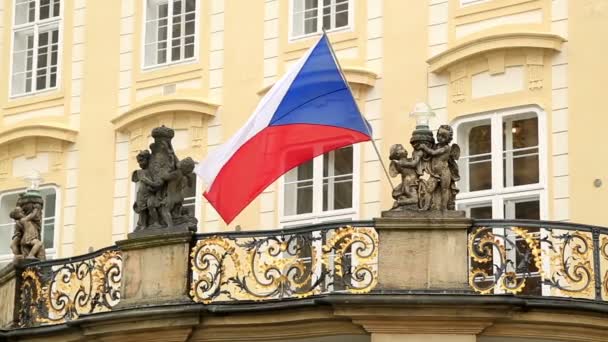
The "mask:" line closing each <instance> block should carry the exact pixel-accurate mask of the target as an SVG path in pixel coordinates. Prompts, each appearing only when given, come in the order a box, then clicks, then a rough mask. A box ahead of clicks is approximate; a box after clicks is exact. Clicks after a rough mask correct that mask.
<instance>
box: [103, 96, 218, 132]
mask: <svg viewBox="0 0 608 342" xmlns="http://www.w3.org/2000/svg"><path fill="white" fill-rule="evenodd" d="M218 108H219V104H216V103H213V102H210V101H207V100H205V99H202V98H197V97H191V96H180V95H173V96H162V97H154V98H151V99H150V100H147V101H145V102H142V103H139V104H137V105H136V106H135V107H133V108H132V109H130V110H128V111H127V112H125V113H123V114H120V115H118V116H116V117H115V118H113V119H112V120H111V121H112V123H113V124H114V128H115V129H116V130H118V131H120V130H123V129H125V128H126V127H128V126H129V125H130V124H132V123H133V122H135V121H138V120H141V119H144V118H148V117H151V116H154V115H158V114H162V113H168V112H190V113H198V114H201V115H208V116H215V113H216V112H217V109H218Z"/></svg>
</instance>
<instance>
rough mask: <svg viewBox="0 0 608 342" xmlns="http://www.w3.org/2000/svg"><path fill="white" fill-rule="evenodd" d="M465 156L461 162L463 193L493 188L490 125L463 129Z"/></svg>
mask: <svg viewBox="0 0 608 342" xmlns="http://www.w3.org/2000/svg"><path fill="white" fill-rule="evenodd" d="M469 127H470V126H469ZM462 129H463V135H464V136H463V138H461V139H460V143H462V144H463V145H464V155H463V156H462V157H461V158H460V160H459V165H460V169H461V170H462V171H461V172H462V178H461V179H462V182H461V183H462V184H461V188H462V191H463V192H468V191H479V190H488V189H491V188H492V155H491V152H492V139H491V131H492V130H491V126H490V123H489V122H487V123H476V124H475V126H473V127H470V128H467V127H463V128H462Z"/></svg>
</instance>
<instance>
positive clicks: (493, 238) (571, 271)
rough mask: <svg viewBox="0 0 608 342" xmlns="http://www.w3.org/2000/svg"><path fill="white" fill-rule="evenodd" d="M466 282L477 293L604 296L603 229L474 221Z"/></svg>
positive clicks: (606, 257) (607, 254) (607, 295)
mask: <svg viewBox="0 0 608 342" xmlns="http://www.w3.org/2000/svg"><path fill="white" fill-rule="evenodd" d="M469 256H470V260H469V283H470V285H471V287H472V288H473V289H474V290H475V291H476V292H478V293H480V294H495V295H496V294H518V295H531V296H554V297H567V298H578V299H590V300H602V301H606V300H608V229H607V228H601V227H593V226H588V225H580V224H570V223H562V222H548V221H534V220H510V221H507V220H505V221H501V220H476V221H475V222H474V224H473V227H472V228H471V229H470V231H469Z"/></svg>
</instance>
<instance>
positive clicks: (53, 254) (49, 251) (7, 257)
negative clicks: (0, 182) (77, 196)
mask: <svg viewBox="0 0 608 342" xmlns="http://www.w3.org/2000/svg"><path fill="white" fill-rule="evenodd" d="M44 189H53V190H55V216H54V218H55V228H54V229H53V248H46V249H45V253H46V258H47V259H55V258H57V257H58V254H57V246H58V245H59V229H60V227H61V226H60V225H59V223H60V222H61V192H60V191H59V187H58V186H57V185H55V184H44V185H41V186H40V187H39V190H44ZM26 190H27V189H26V188H21V189H15V190H8V191H3V192H0V203H2V198H3V197H4V196H10V195H15V194H20V193H23V192H25V191H26ZM15 204H17V203H15ZM45 205H46V203H45ZM43 210H44V209H43ZM42 219H43V222H42V229H44V213H43V217H42ZM13 227H14V226H13ZM13 229H14V228H13ZM43 242H44V240H43ZM3 243H8V244H10V241H7V242H3ZM13 258H14V256H13V255H12V254H0V264H3V263H6V262H11V261H13Z"/></svg>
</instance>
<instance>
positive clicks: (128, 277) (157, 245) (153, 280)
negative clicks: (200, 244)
mask: <svg viewBox="0 0 608 342" xmlns="http://www.w3.org/2000/svg"><path fill="white" fill-rule="evenodd" d="M192 236H193V233H192V232H190V231H188V230H183V231H176V230H170V231H169V230H167V229H160V230H158V231H156V230H155V231H152V230H149V231H148V230H146V231H141V232H137V233H133V234H129V239H128V240H122V241H117V242H116V244H117V245H118V246H119V247H120V248H121V249H122V251H123V272H122V274H123V276H122V298H121V301H120V303H119V304H118V305H117V306H116V307H115V309H121V308H130V307H134V306H145V305H158V304H170V303H175V304H177V303H182V302H188V301H190V299H189V298H188V291H189V289H188V260H189V245H190V241H191V240H192Z"/></svg>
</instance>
